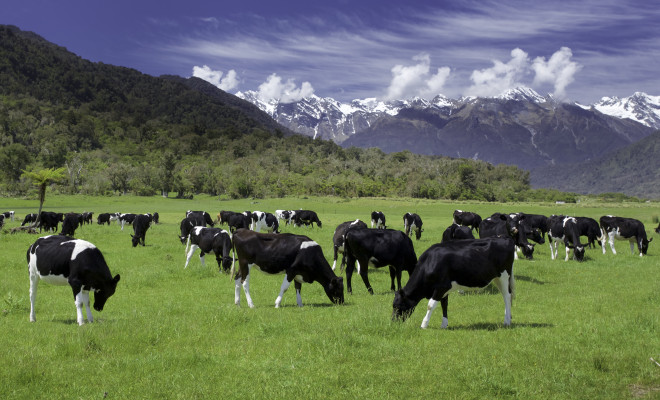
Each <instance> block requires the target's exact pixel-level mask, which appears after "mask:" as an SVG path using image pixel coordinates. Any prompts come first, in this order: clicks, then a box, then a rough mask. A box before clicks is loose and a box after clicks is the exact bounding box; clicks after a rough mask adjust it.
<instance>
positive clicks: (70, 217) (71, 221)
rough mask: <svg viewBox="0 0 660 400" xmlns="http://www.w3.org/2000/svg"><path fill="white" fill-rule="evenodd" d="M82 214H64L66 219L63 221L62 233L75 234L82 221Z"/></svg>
mask: <svg viewBox="0 0 660 400" xmlns="http://www.w3.org/2000/svg"><path fill="white" fill-rule="evenodd" d="M80 216H81V215H80V214H77V213H68V214H66V215H65V216H64V221H63V222H62V232H61V234H62V235H66V236H74V235H75V233H76V229H78V225H79V223H80Z"/></svg>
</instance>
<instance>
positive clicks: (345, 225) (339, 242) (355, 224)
mask: <svg viewBox="0 0 660 400" xmlns="http://www.w3.org/2000/svg"><path fill="white" fill-rule="evenodd" d="M366 227H367V224H365V223H364V222H362V221H360V220H359V219H356V220H355V221H346V222H342V223H341V224H339V225H338V226H337V229H335V234H334V235H333V236H332V244H333V246H332V247H333V248H334V255H333V257H334V258H333V263H332V270H333V271H334V270H335V268H337V256H338V255H339V253H342V254H344V240H345V239H344V236H346V232H348V231H349V229H362V228H366ZM345 264H346V260H345V257H342V259H341V266H340V268H339V271H342V272H343V271H344V265H345Z"/></svg>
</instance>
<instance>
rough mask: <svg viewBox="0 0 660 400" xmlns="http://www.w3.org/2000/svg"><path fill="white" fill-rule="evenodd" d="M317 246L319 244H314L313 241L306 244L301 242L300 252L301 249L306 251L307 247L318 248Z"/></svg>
mask: <svg viewBox="0 0 660 400" xmlns="http://www.w3.org/2000/svg"><path fill="white" fill-rule="evenodd" d="M318 245H319V244H318V243H316V242H315V241H313V240H308V241H306V242H302V243H301V244H300V250H302V249H306V248H308V247H314V246H318Z"/></svg>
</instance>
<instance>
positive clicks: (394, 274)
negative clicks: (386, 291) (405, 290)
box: [390, 265, 401, 291]
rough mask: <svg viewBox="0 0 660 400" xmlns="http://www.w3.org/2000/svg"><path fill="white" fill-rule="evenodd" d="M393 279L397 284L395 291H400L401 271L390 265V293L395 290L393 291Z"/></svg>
mask: <svg viewBox="0 0 660 400" xmlns="http://www.w3.org/2000/svg"><path fill="white" fill-rule="evenodd" d="M394 278H396V283H397V289H396V290H401V271H400V270H398V269H397V268H395V267H393V266H391V265H390V280H391V282H392V284H391V285H390V290H391V291H394V290H395V289H394Z"/></svg>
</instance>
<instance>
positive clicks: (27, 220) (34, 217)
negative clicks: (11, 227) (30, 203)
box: [21, 214, 37, 226]
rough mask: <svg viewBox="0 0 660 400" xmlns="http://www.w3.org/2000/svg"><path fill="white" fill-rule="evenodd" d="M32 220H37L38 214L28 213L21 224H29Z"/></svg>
mask: <svg viewBox="0 0 660 400" xmlns="http://www.w3.org/2000/svg"><path fill="white" fill-rule="evenodd" d="M32 222H37V214H28V215H26V216H25V218H23V222H22V223H21V226H25V224H29V223H32Z"/></svg>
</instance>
